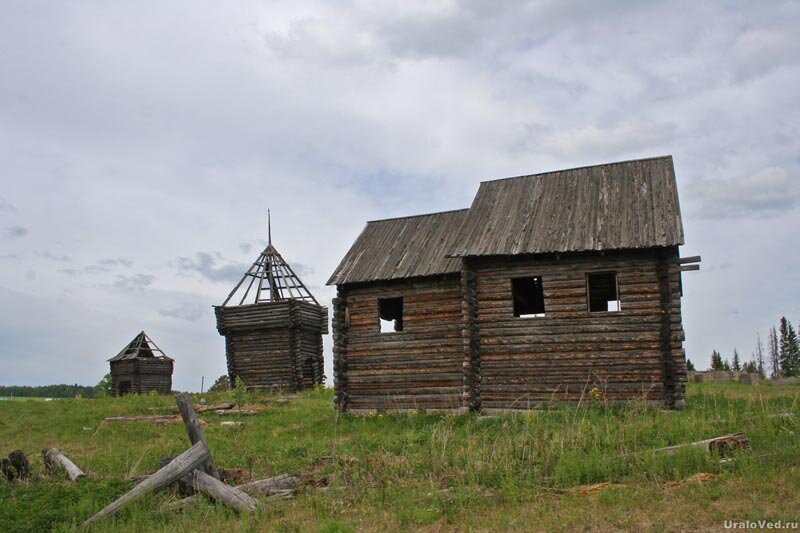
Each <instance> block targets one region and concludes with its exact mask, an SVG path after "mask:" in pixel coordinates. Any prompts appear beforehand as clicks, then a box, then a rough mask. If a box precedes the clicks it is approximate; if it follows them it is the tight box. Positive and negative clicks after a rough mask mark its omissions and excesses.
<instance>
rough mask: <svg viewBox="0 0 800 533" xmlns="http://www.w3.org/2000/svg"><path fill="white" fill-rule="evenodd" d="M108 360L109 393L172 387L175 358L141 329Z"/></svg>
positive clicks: (116, 394) (167, 389) (163, 392)
mask: <svg viewBox="0 0 800 533" xmlns="http://www.w3.org/2000/svg"><path fill="white" fill-rule="evenodd" d="M159 354H160V355H159ZM108 361H109V363H110V364H111V394H112V395H113V396H122V395H123V394H130V393H140V394H141V393H147V392H150V391H153V390H154V391H156V392H158V393H159V394H169V393H170V392H171V391H172V370H173V368H174V364H175V362H174V361H173V359H172V358H170V357H167V355H166V354H165V353H164V352H163V351H161V348H159V347H158V346H156V343H154V342H153V340H152V339H151V338H150V337H148V336H147V333H145V332H144V331H142V332H141V333H139V334H138V335H136V337H134V339H133V340H132V341H131V342H130V343H129V344H128V345H127V346H126V347H125V348H123V349H122V351H121V352H119V353H118V354H117V355H115V356H114V357H112V358H111V359H109V360H108Z"/></svg>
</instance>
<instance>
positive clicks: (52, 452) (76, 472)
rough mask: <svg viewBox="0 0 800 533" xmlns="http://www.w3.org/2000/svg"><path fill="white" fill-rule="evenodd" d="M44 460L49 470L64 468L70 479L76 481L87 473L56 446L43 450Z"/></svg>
mask: <svg viewBox="0 0 800 533" xmlns="http://www.w3.org/2000/svg"><path fill="white" fill-rule="evenodd" d="M42 460H43V461H44V466H45V468H46V469H47V471H48V472H53V471H54V470H55V469H56V468H59V467H60V468H63V469H64V472H66V473H67V477H68V478H69V480H70V481H75V480H76V479H78V478H82V477H84V476H86V474H85V473H84V472H83V470H81V469H80V468H78V467H77V466H75V463H73V462H72V461H70V460H69V458H67V456H65V455H64V454H62V453H61V452H60V451H58V450H57V449H56V448H50V449H44V450H42Z"/></svg>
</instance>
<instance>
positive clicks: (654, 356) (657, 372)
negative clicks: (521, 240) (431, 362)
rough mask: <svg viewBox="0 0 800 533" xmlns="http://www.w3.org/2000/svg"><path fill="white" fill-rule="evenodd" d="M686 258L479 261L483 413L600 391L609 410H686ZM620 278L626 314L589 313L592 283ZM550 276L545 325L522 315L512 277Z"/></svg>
mask: <svg viewBox="0 0 800 533" xmlns="http://www.w3.org/2000/svg"><path fill="white" fill-rule="evenodd" d="M677 259H678V254H677V249H676V248H671V249H667V250H666V251H662V252H658V253H656V252H655V251H650V250H647V251H637V252H627V253H607V254H605V255H599V254H591V255H589V254H586V255H569V256H562V257H561V259H557V258H555V257H551V258H549V259H534V258H529V259H524V258H509V257H503V258H495V259H480V260H473V261H472V263H470V264H471V268H473V269H474V271H475V274H476V278H477V279H476V291H477V306H478V309H479V312H478V315H477V316H478V319H477V324H476V325H477V328H478V337H479V343H480V382H479V383H480V390H479V396H480V402H481V407H482V409H483V410H491V409H526V408H531V407H539V406H541V405H542V404H543V403H546V402H550V401H579V400H580V399H581V398H586V394H587V392H588V391H589V390H591V389H594V388H596V389H597V392H595V395H598V394H599V397H602V398H604V399H608V400H630V399H641V398H644V399H646V400H650V401H654V402H658V403H662V404H665V405H668V406H673V405H675V404H676V402H678V404H680V403H682V401H683V397H684V392H683V391H684V383H685V380H686V378H685V376H686V365H685V355H684V351H683V347H682V341H683V339H684V336H683V328H682V326H681V307H680V305H681V301H680V296H681V295H680V273H679V271H678V265H677ZM607 271H614V272H616V273H617V284H618V290H619V299H620V301H621V305H620V307H621V309H620V311H618V312H602V313H590V312H589V311H588V305H587V287H586V274H587V273H589V272H607ZM521 276H541V277H542V283H543V286H544V298H545V317H539V318H517V317H514V314H513V302H512V294H511V282H510V279H511V278H512V277H521Z"/></svg>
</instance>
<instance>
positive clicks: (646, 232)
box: [328, 156, 684, 285]
mask: <svg viewBox="0 0 800 533" xmlns="http://www.w3.org/2000/svg"><path fill="white" fill-rule="evenodd" d="M683 238H684V237H683V223H682V221H681V213H680V205H679V203H678V188H677V185H676V181H675V170H674V168H673V164H672V156H663V157H654V158H649V159H638V160H633V161H622V162H617V163H608V164H603V165H594V166H588V167H581V168H573V169H568V170H559V171H555V172H545V173H542V174H532V175H528V176H519V177H515V178H506V179H499V180H494V181H485V182H483V183H481V185H480V188H479V189H478V194H477V195H476V196H475V199H474V200H473V202H472V206H471V207H470V208H469V209H462V210H459V211H449V212H444V213H432V214H429V215H419V216H414V217H405V218H393V219H388V220H378V221H374V222H369V223H367V226H366V227H365V228H364V230H363V231H362V232H361V235H359V237H358V239H356V242H355V243H353V246H352V247H351V248H350V251H348V252H347V255H345V257H344V259H342V262H341V263H340V264H339V266H338V267H337V268H336V270H335V271H334V273H333V275H332V276H331V278H330V280H328V284H329V285H332V284H337V285H340V284H345V283H358V282H366V281H378V280H390V279H398V278H410V277H417V276H428V275H433V274H446V273H450V272H458V271H459V270H460V258H461V257H470V256H489V255H522V254H540V253H556V252H581V251H599V250H624V249H636V248H653V247H659V246H677V245H681V244H683V242H684V241H683Z"/></svg>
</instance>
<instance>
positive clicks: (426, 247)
mask: <svg viewBox="0 0 800 533" xmlns="http://www.w3.org/2000/svg"><path fill="white" fill-rule="evenodd" d="M466 214H467V209H460V210H458V211H445V212H443V213H431V214H428V215H417V216H410V217H402V218H390V219H386V220H373V221H371V222H367V225H366V227H365V228H364V230H363V231H362V232H361V235H359V236H358V239H356V242H355V243H353V246H352V247H351V248H350V251H348V252H347V255H345V256H344V259H342V262H341V263H339V266H338V267H337V268H336V270H335V271H334V273H333V275H331V278H330V279H329V280H328V285H334V284H335V285H341V284H344V283H359V282H364V281H375V280H389V279H402V278H412V277H419V276H432V275H436V274H448V273H452V272H459V271H460V270H461V260H460V259H453V258H449V257H445V254H444V252H445V251H446V250H448V249H450V248H451V247H452V246H453V245H454V244H455V243H454V239H455V238H456V237H457V235H458V230H459V228H460V227H461V225H462V223H463V222H464V218H465V216H466Z"/></svg>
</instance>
